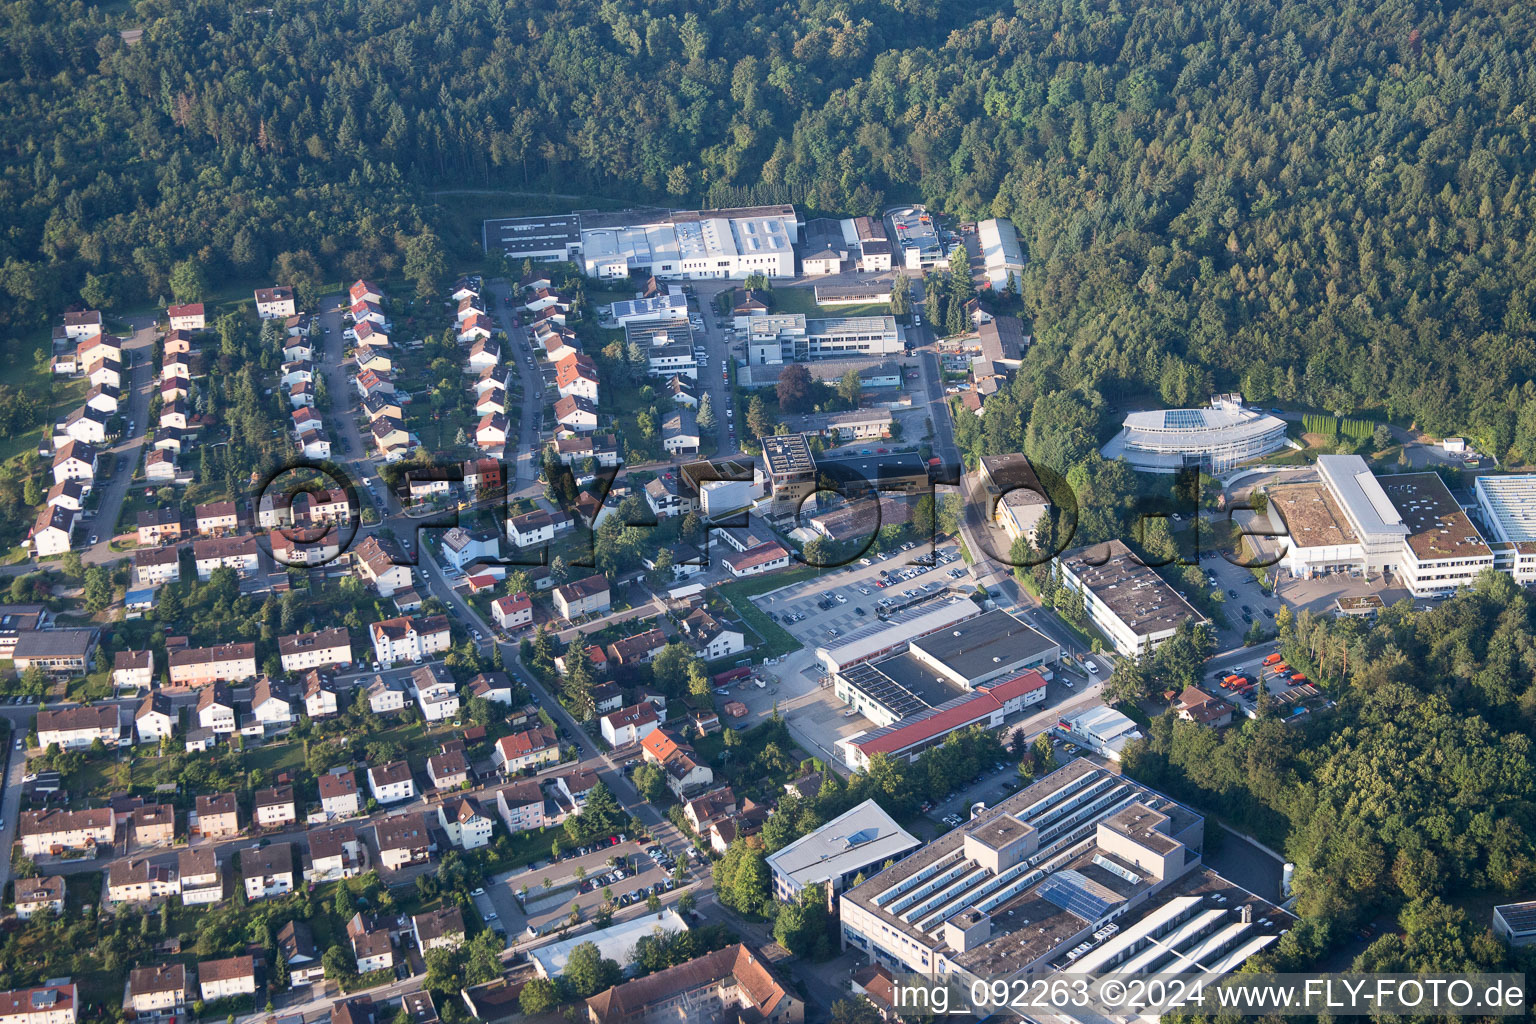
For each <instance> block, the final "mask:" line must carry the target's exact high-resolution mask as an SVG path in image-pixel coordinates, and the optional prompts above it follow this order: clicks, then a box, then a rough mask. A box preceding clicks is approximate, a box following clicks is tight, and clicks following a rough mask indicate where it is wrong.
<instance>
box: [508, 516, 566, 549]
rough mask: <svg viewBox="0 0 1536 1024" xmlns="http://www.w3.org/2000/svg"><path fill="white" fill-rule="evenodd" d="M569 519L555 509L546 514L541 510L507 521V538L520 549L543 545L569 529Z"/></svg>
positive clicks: (511, 517) (509, 518) (513, 517)
mask: <svg viewBox="0 0 1536 1024" xmlns="http://www.w3.org/2000/svg"><path fill="white" fill-rule="evenodd" d="M570 527H571V517H570V516H569V515H567V514H566V513H565V512H564V511H562V510H560V509H556V510H555V511H554V512H546V511H544V510H543V509H541V508H537V509H534V510H533V511H532V512H525V513H523V514H522V515H518V516H510V517H508V519H507V538H508V539H509V540H511V541H512V543H514V544H516V545H517V546H518V547H520V548H526V547H530V546H532V545H534V544H544V543H547V542H549V541H552V540H554V539H555V534H557V533H563V532H564V531H566V530H568V529H570Z"/></svg>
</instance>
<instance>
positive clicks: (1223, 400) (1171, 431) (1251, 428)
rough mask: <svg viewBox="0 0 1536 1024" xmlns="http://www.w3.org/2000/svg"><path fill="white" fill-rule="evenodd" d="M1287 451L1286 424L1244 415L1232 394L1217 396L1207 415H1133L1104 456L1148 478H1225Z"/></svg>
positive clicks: (1186, 411) (1193, 411)
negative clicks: (1197, 474)
mask: <svg viewBox="0 0 1536 1024" xmlns="http://www.w3.org/2000/svg"><path fill="white" fill-rule="evenodd" d="M1283 447H1285V421H1284V420H1282V419H1280V418H1279V417H1276V416H1271V415H1269V414H1267V413H1261V412H1255V411H1254V410H1252V409H1245V408H1244V407H1243V396H1242V395H1236V394H1233V395H1216V396H1215V397H1213V398H1212V399H1211V405H1210V408H1208V409H1154V410H1152V411H1150V412H1133V413H1131V414H1130V415H1128V416H1126V418H1125V422H1124V425H1123V426H1122V427H1121V428H1120V432H1119V433H1118V434H1116V435H1115V436H1114V437H1113V438H1111V439H1110V442H1109V443H1108V444H1106V445H1105V446H1104V448H1103V452H1102V454H1103V456H1104V457H1105V458H1106V459H1124V460H1125V461H1126V462H1127V463H1129V464H1130V466H1131V468H1132V469H1137V470H1140V471H1142V472H1144V473H1177V472H1178V471H1179V470H1181V469H1199V470H1202V471H1204V472H1206V473H1225V472H1226V471H1227V470H1229V469H1232V468H1233V467H1235V466H1237V465H1238V464H1240V463H1242V462H1246V461H1247V460H1249V459H1257V458H1260V457H1261V456H1264V455H1268V454H1269V453H1270V452H1273V451H1278V450H1279V449H1281V448H1283Z"/></svg>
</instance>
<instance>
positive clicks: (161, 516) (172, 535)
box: [137, 508, 185, 547]
mask: <svg viewBox="0 0 1536 1024" xmlns="http://www.w3.org/2000/svg"><path fill="white" fill-rule="evenodd" d="M137 524H138V528H139V545H140V546H141V547H147V546H149V545H151V544H164V543H166V542H167V541H170V542H171V543H175V542H176V541H178V540H180V539H181V538H182V536H183V534H184V531H185V528H184V526H183V525H182V522H181V510H180V509H174V508H147V509H144V510H143V511H141V512H140V513H139V514H138V517H137Z"/></svg>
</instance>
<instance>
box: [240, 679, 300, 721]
mask: <svg viewBox="0 0 1536 1024" xmlns="http://www.w3.org/2000/svg"><path fill="white" fill-rule="evenodd" d="M293 704H294V702H293V698H292V697H291V696H290V695H289V693H288V688H287V687H286V686H284V685H283V684H282V683H280V682H273V681H272V680H271V679H269V678H267V677H266V676H262V677H261V678H260V679H258V680H256V686H255V687H254V688H253V689H252V691H251V716H252V717H253V718H255V720H256V721H258V722H260V723H261V724H262V725H263V726H267V727H269V728H287V727H288V726H290V725H292V724H293V723H294V721H295V720H296V719H297V718H298V717H299V716H298V713H297V712H296V711H295V710H294V707H293Z"/></svg>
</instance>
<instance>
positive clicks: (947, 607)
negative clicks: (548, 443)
mask: <svg viewBox="0 0 1536 1024" xmlns="http://www.w3.org/2000/svg"><path fill="white" fill-rule="evenodd" d="M980 614H981V607H980V606H979V605H977V604H976V602H975V601H972V600H971V599H970V598H968V597H957V596H950V597H942V598H938V599H936V600H933V601H927V602H924V603H923V604H919V605H914V606H912V607H911V608H907V609H904V610H902V611H900V612H897V613H896V614H894V615H892V616H890V617H889V618H886V619H877V620H876V621H874V622H871V623H869V624H868V625H867V626H860V627H859V628H858V629H855V630H852V631H851V632H848V633H844V634H843V635H842V636H840V637H837V638H836V639H833V640H830V641H828V642H827V643H825V644H822V645H821V646H819V647H817V648H816V660H817V661H819V662H821V664H822V666H823V667H824V668H825V669H826V670H827V671H828V672H831V673H838V672H841V671H843V670H844V669H846V668H847V667H848V666H850V665H857V664H858V663H860V662H863V661H870V660H873V659H875V658H878V657H880V656H881V655H882V654H890V653H892V652H893V651H896V650H898V649H900V648H902V647H904V646H906V644H907V643H908V642H909V641H911V640H913V639H915V638H917V637H921V636H926V635H928V634H929V633H932V632H933V631H934V630H936V629H947V628H951V627H953V626H954V625H955V624H956V623H960V622H964V621H965V620H966V619H973V618H975V617H976V616H978V615H980ZM845 703H846V702H845Z"/></svg>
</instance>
